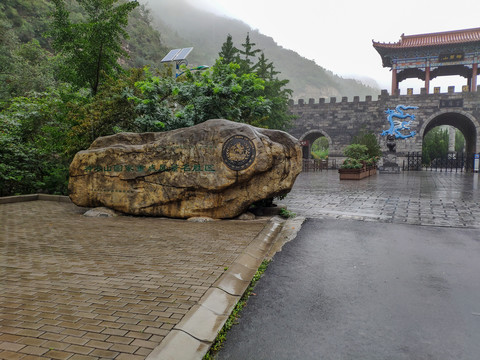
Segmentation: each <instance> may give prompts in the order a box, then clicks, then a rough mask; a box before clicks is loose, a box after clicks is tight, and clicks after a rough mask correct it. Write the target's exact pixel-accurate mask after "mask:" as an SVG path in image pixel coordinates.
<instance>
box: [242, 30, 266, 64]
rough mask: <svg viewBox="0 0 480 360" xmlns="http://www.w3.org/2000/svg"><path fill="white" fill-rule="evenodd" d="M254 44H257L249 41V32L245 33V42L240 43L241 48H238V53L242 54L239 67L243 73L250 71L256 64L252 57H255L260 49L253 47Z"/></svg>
mask: <svg viewBox="0 0 480 360" xmlns="http://www.w3.org/2000/svg"><path fill="white" fill-rule="evenodd" d="M255 45H257V44H255V43H251V42H250V33H247V38H246V39H245V43H244V44H242V47H243V50H239V52H240V54H241V55H243V58H241V62H240V69H241V71H242V72H243V73H251V72H253V71H254V70H255V68H256V65H254V64H253V61H252V58H255V57H256V55H257V54H258V53H259V52H261V50H260V49H255Z"/></svg>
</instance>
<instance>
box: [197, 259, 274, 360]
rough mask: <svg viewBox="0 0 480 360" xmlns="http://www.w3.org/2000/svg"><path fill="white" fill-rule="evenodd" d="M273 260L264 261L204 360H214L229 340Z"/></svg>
mask: <svg viewBox="0 0 480 360" xmlns="http://www.w3.org/2000/svg"><path fill="white" fill-rule="evenodd" d="M270 262H271V260H263V262H262V264H261V265H260V267H259V268H258V270H257V272H256V273H255V275H254V276H253V279H252V281H251V282H250V285H248V288H247V290H245V292H244V293H243V295H242V297H241V298H240V300H239V301H238V303H237V305H235V307H234V308H233V311H232V313H231V314H230V316H229V317H228V319H227V321H226V322H225V324H224V325H223V328H222V330H220V331H219V333H218V335H217V338H216V339H215V341H214V342H213V344H212V346H211V347H210V349H209V350H208V352H207V353H206V354H205V356H204V357H203V360H213V359H214V356H215V355H216V353H217V352H218V351H220V349H221V348H222V346H223V343H224V342H225V340H226V339H227V332H228V330H230V329H231V328H232V326H233V325H235V324H238V318H239V317H240V313H241V311H242V310H243V308H244V307H245V306H246V305H247V302H248V298H249V297H250V295H252V293H253V289H254V288H255V285H256V283H257V282H258V280H260V278H261V277H262V275H263V273H264V272H265V270H267V267H268V264H270Z"/></svg>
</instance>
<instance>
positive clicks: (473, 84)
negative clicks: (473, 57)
mask: <svg viewBox="0 0 480 360" xmlns="http://www.w3.org/2000/svg"><path fill="white" fill-rule="evenodd" d="M477 72H478V64H477V63H475V64H473V67H472V81H471V87H470V91H472V92H475V91H477Z"/></svg>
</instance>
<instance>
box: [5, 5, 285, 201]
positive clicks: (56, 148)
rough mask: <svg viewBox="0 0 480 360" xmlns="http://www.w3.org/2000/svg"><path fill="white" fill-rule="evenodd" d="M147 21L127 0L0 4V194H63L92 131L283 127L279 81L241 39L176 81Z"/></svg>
mask: <svg viewBox="0 0 480 360" xmlns="http://www.w3.org/2000/svg"><path fill="white" fill-rule="evenodd" d="M150 23H151V16H150V14H149V11H148V9H147V8H146V7H144V6H143V5H140V4H139V3H138V2H136V1H126V0H78V1H74V0H50V1H44V0H36V1H33V2H32V1H31V0H8V2H4V3H0V56H1V58H0V196H6V195H15V194H27V193H36V192H46V193H55V194H66V193H67V184H68V176H69V171H68V169H69V165H70V163H71V161H72V158H73V156H74V155H75V154H76V153H77V152H78V151H80V150H84V149H87V148H88V147H89V146H90V145H91V144H92V142H93V141H94V140H95V139H97V138H98V137H100V136H106V135H112V134H115V133H120V132H161V131H168V130H173V129H177V128H182V127H188V126H194V125H197V124H200V123H202V122H204V121H206V120H208V119H228V120H231V121H236V122H242V123H247V124H250V125H253V126H256V127H262V128H269V129H281V130H288V128H289V127H290V126H291V121H292V119H293V116H292V115H291V114H290V112H289V111H288V100H289V98H290V96H291V93H292V92H291V90H289V89H288V88H287V87H286V86H287V85H288V80H282V79H279V78H278V77H277V74H278V71H277V70H276V66H275V64H274V63H273V62H271V61H269V60H267V59H266V58H265V56H263V55H262V54H260V53H259V52H260V50H259V49H257V48H256V46H255V44H253V43H252V42H249V41H248V35H247V36H246V38H245V39H246V40H245V41H246V44H245V45H241V46H239V48H236V47H234V46H233V43H232V42H231V41H230V42H225V44H222V46H220V48H221V52H222V55H221V56H220V55H218V53H217V56H216V57H215V58H214V60H215V61H213V62H212V63H209V67H208V68H207V69H202V70H203V71H194V70H190V69H189V68H186V67H182V68H181V69H180V71H181V74H180V73H177V74H173V73H172V72H171V68H169V67H163V65H162V64H161V63H160V60H161V58H162V57H163V56H164V55H165V54H166V53H167V50H168V49H167V48H166V47H165V46H163V45H162V41H163V39H161V37H160V33H159V32H158V31H156V30H154V29H153V27H151V26H150ZM219 50H220V49H219ZM144 65H149V66H144Z"/></svg>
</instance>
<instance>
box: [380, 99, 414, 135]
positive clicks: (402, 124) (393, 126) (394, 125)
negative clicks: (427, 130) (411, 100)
mask: <svg viewBox="0 0 480 360" xmlns="http://www.w3.org/2000/svg"><path fill="white" fill-rule="evenodd" d="M410 109H418V106H405V105H398V106H397V107H396V108H395V110H392V109H387V110H386V111H385V114H387V115H388V116H387V120H388V122H389V123H390V128H389V129H388V130H384V131H383V132H382V133H381V135H382V136H385V135H395V139H399V138H400V139H407V138H409V137H414V136H415V135H416V134H417V132H416V131H415V130H412V131H410V133H409V134H407V135H404V134H403V133H402V132H401V131H402V130H410V124H411V123H412V121H414V120H415V115H412V114H404V113H403V112H404V111H405V110H410ZM394 117H395V118H398V119H400V120H393V118H394ZM407 118H409V119H410V120H408V121H407V120H404V119H407Z"/></svg>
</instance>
